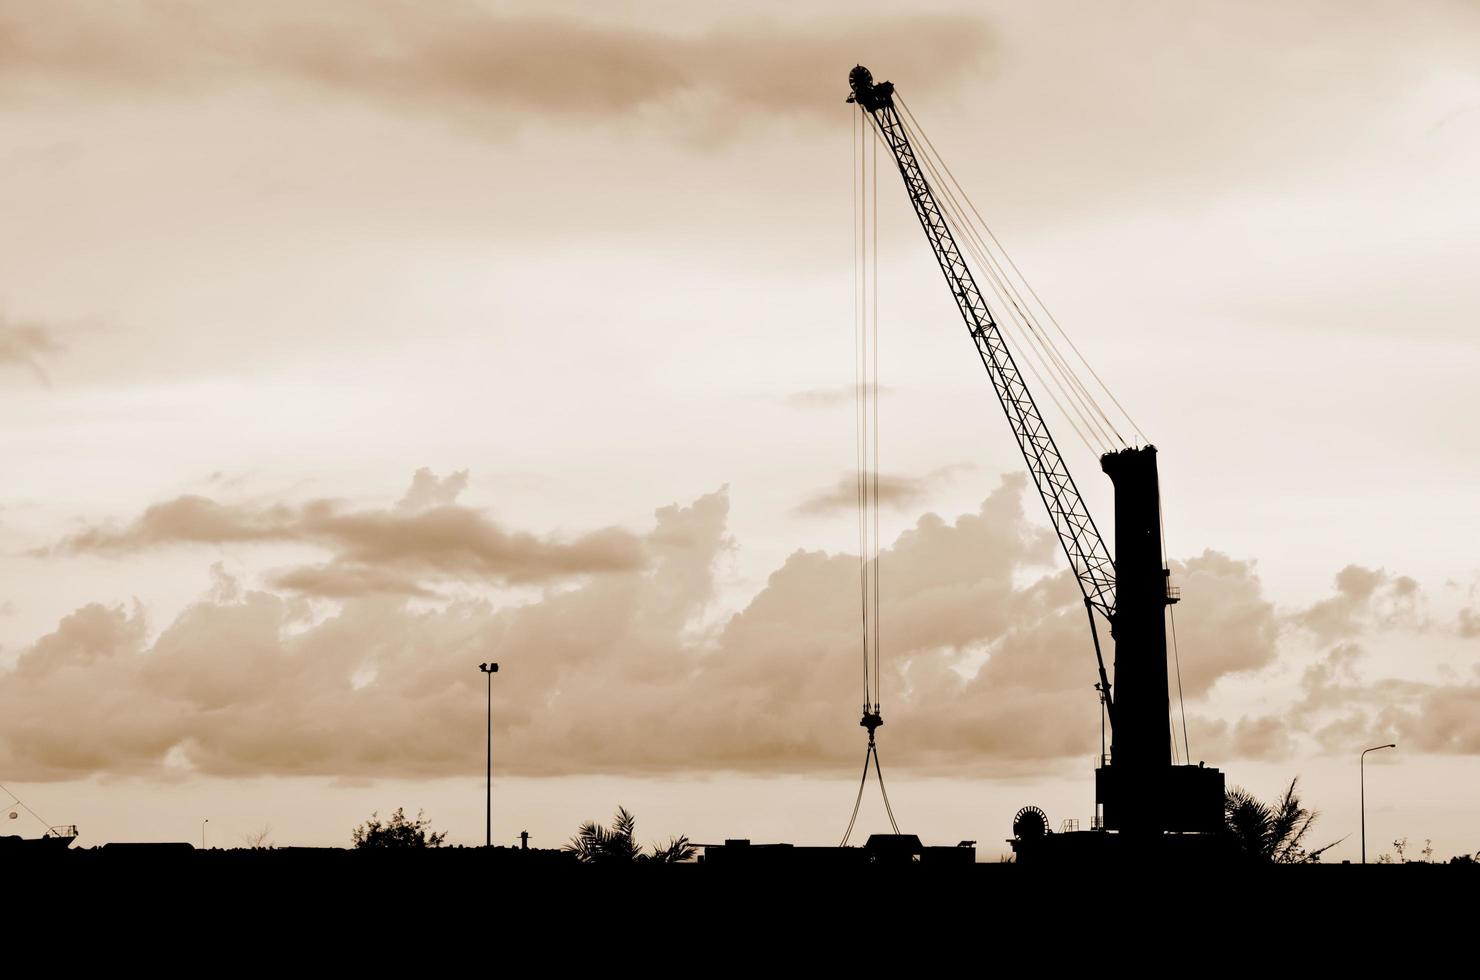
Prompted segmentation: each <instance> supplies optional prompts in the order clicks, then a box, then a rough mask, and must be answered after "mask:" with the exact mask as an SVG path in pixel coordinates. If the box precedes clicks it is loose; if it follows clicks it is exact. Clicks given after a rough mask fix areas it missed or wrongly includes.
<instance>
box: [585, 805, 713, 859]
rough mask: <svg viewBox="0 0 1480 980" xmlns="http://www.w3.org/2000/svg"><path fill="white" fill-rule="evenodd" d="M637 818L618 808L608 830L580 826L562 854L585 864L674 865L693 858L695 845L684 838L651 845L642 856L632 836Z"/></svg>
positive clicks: (590, 822)
mask: <svg viewBox="0 0 1480 980" xmlns="http://www.w3.org/2000/svg"><path fill="white" fill-rule="evenodd" d="M636 828H637V818H636V817H634V816H633V815H632V814H631V813H630V812H628V810H627V808H626V807H622V806H619V807H617V813H616V816H615V817H614V818H613V819H612V825H611V827H610V828H607V827H603V826H602V825H601V824H599V823H596V822H595V821H594V820H588V821H586V822H585V823H583V824H581V827H580V829H579V830H577V831H576V835H575V836H574V837H572V838H571V839H570V843H569V844H566V845H565V850H566V851H568V852H570V853H572V854H574V855H575V856H576V859H577V860H579V861H583V862H585V863H586V864H638V863H644V864H677V863H679V862H681V861H687V860H689V859H690V858H692V857H693V856H694V845H693V844H690V843H689V839H688V838H687V837H672V838H669V840H668V843H667V844H666V845H664V846H662V847H659V846H658V845H657V844H654V845H653V849H652V853H651V854H644V853H642V845H640V844H638V843H637V840H636V837H635V836H634V832H635V830H636Z"/></svg>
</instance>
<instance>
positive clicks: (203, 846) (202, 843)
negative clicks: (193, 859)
mask: <svg viewBox="0 0 1480 980" xmlns="http://www.w3.org/2000/svg"><path fill="white" fill-rule="evenodd" d="M210 822H211V818H210V817H206V818H205V819H204V820H202V821H201V822H200V849H201V850H202V851H204V850H205V849H206V824H208V823H210Z"/></svg>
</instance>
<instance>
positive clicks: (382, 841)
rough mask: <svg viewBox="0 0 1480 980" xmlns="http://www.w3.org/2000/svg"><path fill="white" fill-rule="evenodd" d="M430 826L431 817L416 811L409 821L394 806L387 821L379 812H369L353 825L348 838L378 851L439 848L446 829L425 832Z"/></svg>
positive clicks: (445, 836) (359, 846)
mask: <svg viewBox="0 0 1480 980" xmlns="http://www.w3.org/2000/svg"><path fill="white" fill-rule="evenodd" d="M431 826H432V821H431V818H430V817H427V816H424V815H423V814H422V812H421V811H420V810H418V811H416V819H415V820H410V819H408V818H407V817H406V813H405V811H404V810H403V809H402V808H401V807H396V812H395V813H393V814H391V816H390V819H389V820H384V821H383V820H381V819H380V814H379V813H372V814H370V819H369V820H366V821H365V822H364V823H363V824H361V825H360V826H358V827H356V828H355V829H354V831H353V832H352V833H351V834H350V839H351V840H353V841H354V846H355V847H357V848H373V849H377V850H405V849H410V848H425V847H441V846H442V842H443V841H444V840H446V839H447V831H445V830H444V831H442V832H441V833H440V834H438V833H428V832H427V831H428V830H429V829H430V828H431Z"/></svg>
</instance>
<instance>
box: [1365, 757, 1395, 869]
mask: <svg viewBox="0 0 1480 980" xmlns="http://www.w3.org/2000/svg"><path fill="white" fill-rule="evenodd" d="M1397 747H1398V746H1397V744H1396V743H1394V742H1389V743H1388V744H1387V745H1374V746H1372V748H1370V749H1363V750H1362V754H1361V755H1360V756H1358V757H1357V776H1358V778H1359V779H1360V780H1361V783H1362V863H1363V864H1366V863H1367V770H1366V768H1365V767H1366V763H1367V753H1368V752H1376V751H1378V750H1380V749H1396V748H1397Z"/></svg>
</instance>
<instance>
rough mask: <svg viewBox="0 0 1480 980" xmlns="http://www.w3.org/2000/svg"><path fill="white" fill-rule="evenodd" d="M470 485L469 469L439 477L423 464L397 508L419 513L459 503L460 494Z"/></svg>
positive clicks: (403, 511)
mask: <svg viewBox="0 0 1480 980" xmlns="http://www.w3.org/2000/svg"><path fill="white" fill-rule="evenodd" d="M467 487H468V471H467V470H458V471H457V472H456V473H453V474H451V475H449V476H445V477H441V478H438V476H437V474H435V473H433V472H432V471H431V470H429V469H427V468H426V467H425V466H423V467H422V468H421V469H419V470H417V471H416V475H415V476H413V477H412V478H411V486H410V487H408V488H407V490H406V496H404V497H402V498H401V501H400V503H398V504H396V510H398V511H401V512H402V513H407V514H419V513H421V512H422V511H424V510H428V509H430V508H432V507H450V506H452V505H453V504H455V503H457V498H458V496H459V495H460V494H461V493H462V492H463V491H464V490H466V489H467Z"/></svg>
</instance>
